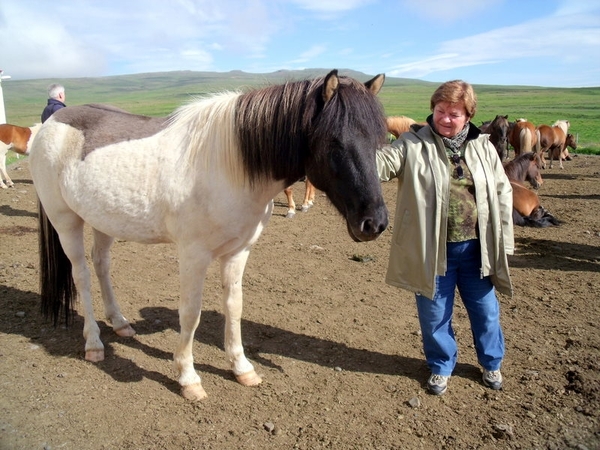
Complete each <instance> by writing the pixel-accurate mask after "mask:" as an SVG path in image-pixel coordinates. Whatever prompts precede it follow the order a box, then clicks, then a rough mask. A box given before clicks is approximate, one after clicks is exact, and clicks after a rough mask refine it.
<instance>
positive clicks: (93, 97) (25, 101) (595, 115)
mask: <svg viewBox="0 0 600 450" xmlns="http://www.w3.org/2000/svg"><path fill="white" fill-rule="evenodd" d="M327 72H328V69H307V70H301V71H283V70H282V71H277V72H273V73H265V74H252V73H246V72H242V71H231V72H191V71H179V72H161V73H146V74H136V75H122V76H112V77H99V78H70V79H60V80H51V79H36V80H10V81H5V82H3V84H2V87H3V91H4V102H5V108H6V119H7V122H8V123H12V124H15V125H20V126H31V125H33V124H34V123H36V122H39V121H40V114H41V112H42V109H43V108H44V106H45V104H46V97H47V93H46V89H47V86H48V85H49V84H50V83H53V82H60V83H62V84H63V85H64V86H65V87H66V89H67V105H78V104H84V103H108V104H112V105H114V106H118V107H120V108H123V109H125V110H128V111H131V112H133V113H136V114H144V115H150V116H164V115H167V114H169V113H170V112H171V111H173V110H174V109H175V108H177V107H178V106H179V105H181V104H183V103H185V102H187V101H189V100H191V99H192V98H194V97H197V96H201V95H203V94H207V93H213V92H219V91H223V90H236V89H248V88H252V87H261V86H266V85H269V84H273V83H280V82H284V81H286V80H300V79H306V78H312V77H314V76H316V75H322V74H325V73H327ZM340 74H342V75H350V76H353V77H355V78H357V79H359V80H362V81H366V80H368V79H369V78H371V76H372V75H366V74H363V73H360V72H354V71H350V70H345V69H340ZM438 85H439V83H429V82H424V81H419V80H412V79H405V78H391V77H388V78H387V80H386V82H385V85H384V87H383V89H382V91H381V93H380V98H381V101H382V103H383V105H384V107H385V110H386V114H387V115H406V116H410V117H412V118H413V119H415V120H417V121H423V120H424V119H425V118H426V117H427V115H428V114H429V113H430V111H429V99H430V97H431V94H432V93H433V91H434V90H435V88H436V87H437V86H438ZM474 87H475V90H476V92H477V95H478V103H479V104H478V112H477V115H476V117H475V119H474V122H475V123H476V124H480V123H481V122H483V121H485V120H491V119H493V118H494V117H495V116H496V114H502V115H506V114H508V118H509V120H515V119H517V118H520V117H525V118H527V119H528V120H530V121H531V122H533V123H535V124H536V125H539V124H548V125H551V124H552V123H554V122H555V121H556V120H559V119H567V120H569V121H570V122H571V132H572V133H573V134H575V135H576V136H577V137H578V142H579V148H578V151H581V152H586V153H600V87H594V88H542V87H530V86H491V85H475V86H474Z"/></svg>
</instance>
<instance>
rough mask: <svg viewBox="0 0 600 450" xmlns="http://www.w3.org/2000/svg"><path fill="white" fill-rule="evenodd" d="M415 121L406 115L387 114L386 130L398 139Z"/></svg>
mask: <svg viewBox="0 0 600 450" xmlns="http://www.w3.org/2000/svg"><path fill="white" fill-rule="evenodd" d="M415 123H417V121H416V120H414V119H411V118H410V117H407V116H388V117H387V118H386V124H387V130H388V132H390V133H392V134H393V135H394V136H395V137H396V139H398V138H399V137H400V135H401V134H402V133H405V132H406V131H408V130H410V126H411V125H414V124H415Z"/></svg>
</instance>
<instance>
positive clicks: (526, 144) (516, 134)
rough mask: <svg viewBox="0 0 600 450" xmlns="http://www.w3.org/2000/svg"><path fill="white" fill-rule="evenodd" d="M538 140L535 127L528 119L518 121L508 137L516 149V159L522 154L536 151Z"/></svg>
mask: <svg viewBox="0 0 600 450" xmlns="http://www.w3.org/2000/svg"><path fill="white" fill-rule="evenodd" d="M538 140H539V137H538V133H537V132H536V129H535V125H534V124H533V123H531V122H529V121H528V120H527V119H517V120H516V122H515V125H514V126H513V127H512V131H511V132H510V134H509V135H508V142H509V144H510V145H512V147H513V148H514V149H515V158H516V157H517V156H519V155H520V154H521V153H528V152H532V151H536V150H537V149H538V148H539V147H538Z"/></svg>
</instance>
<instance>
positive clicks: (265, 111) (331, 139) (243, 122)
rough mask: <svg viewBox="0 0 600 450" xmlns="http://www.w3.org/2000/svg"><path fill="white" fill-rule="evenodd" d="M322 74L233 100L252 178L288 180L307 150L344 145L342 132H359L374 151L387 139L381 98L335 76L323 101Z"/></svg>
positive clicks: (298, 172)
mask: <svg viewBox="0 0 600 450" xmlns="http://www.w3.org/2000/svg"><path fill="white" fill-rule="evenodd" d="M324 79H325V77H318V78H315V79H313V80H303V81H295V82H288V83H285V84H282V85H275V86H269V87H267V88H263V89H258V90H255V91H251V92H248V93H245V94H242V95H241V96H240V97H239V99H238V101H237V105H236V118H235V121H236V130H237V133H238V138H239V141H240V146H241V151H242V155H243V160H244V166H245V169H246V172H247V174H248V176H249V177H250V181H251V183H254V182H256V181H259V180H260V179H264V178H273V179H276V180H285V181H286V184H287V185H291V184H292V183H294V182H296V181H297V180H298V179H300V178H301V177H303V176H304V175H305V174H306V173H305V167H306V164H307V162H308V161H309V159H310V158H312V159H313V160H319V159H320V158H323V157H324V156H325V155H323V154H314V155H311V154H310V150H311V149H313V150H314V149H323V148H326V147H327V148H333V147H335V146H336V144H337V147H338V148H340V147H342V145H341V143H342V142H343V138H344V135H345V133H346V131H348V130H353V132H354V133H356V132H357V130H358V132H359V134H360V135H361V137H362V138H364V139H365V140H366V141H365V142H367V144H368V145H370V146H372V147H371V148H373V150H375V148H377V146H378V145H381V144H382V143H383V142H384V140H385V133H386V130H385V115H384V112H383V107H382V106H381V103H380V102H379V101H378V100H377V99H376V97H375V96H374V95H373V94H372V93H371V92H369V91H368V90H367V88H366V87H365V86H364V84H363V83H360V82H358V81H357V80H354V79H352V78H349V77H344V76H340V77H339V87H338V90H337V92H336V93H335V94H334V96H333V97H332V98H331V99H330V100H329V101H328V102H327V103H325V101H324V97H323V89H322V88H323V83H324Z"/></svg>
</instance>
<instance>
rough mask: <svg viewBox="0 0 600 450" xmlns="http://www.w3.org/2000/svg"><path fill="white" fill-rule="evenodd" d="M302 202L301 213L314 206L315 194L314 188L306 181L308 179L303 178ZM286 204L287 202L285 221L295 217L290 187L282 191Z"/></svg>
mask: <svg viewBox="0 0 600 450" xmlns="http://www.w3.org/2000/svg"><path fill="white" fill-rule="evenodd" d="M304 184H305V189H304V200H303V201H302V206H301V209H300V210H301V211H302V212H307V211H308V210H309V209H310V208H312V206H313V205H314V204H315V194H316V188H315V187H314V186H313V184H312V183H311V182H310V181H308V178H306V177H304ZM283 192H284V194H285V196H286V198H287V202H288V211H287V214H286V215H285V217H286V219H293V218H294V216H295V215H296V202H294V193H293V188H292V186H288V187H286V188H285V189H284V190H283Z"/></svg>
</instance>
